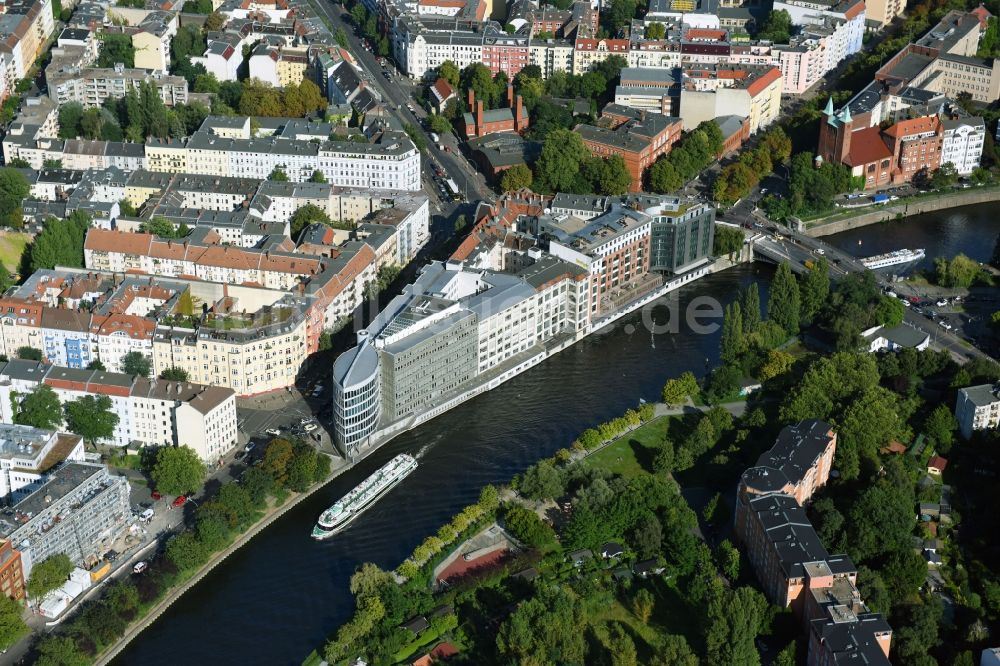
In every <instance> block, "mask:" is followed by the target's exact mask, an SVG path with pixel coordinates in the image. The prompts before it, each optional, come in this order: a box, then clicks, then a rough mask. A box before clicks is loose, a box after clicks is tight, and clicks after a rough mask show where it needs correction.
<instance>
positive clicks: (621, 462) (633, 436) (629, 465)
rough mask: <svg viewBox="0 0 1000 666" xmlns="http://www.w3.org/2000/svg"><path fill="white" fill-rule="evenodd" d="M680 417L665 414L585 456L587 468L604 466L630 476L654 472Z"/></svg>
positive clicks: (584, 460) (611, 470)
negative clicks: (658, 455) (659, 452)
mask: <svg viewBox="0 0 1000 666" xmlns="http://www.w3.org/2000/svg"><path fill="white" fill-rule="evenodd" d="M677 418H678V417H676V416H661V417H659V418H655V419H653V420H652V421H650V422H649V423H646V424H643V425H641V426H639V427H638V428H636V429H635V430H633V431H632V432H629V433H626V434H624V435H622V436H621V437H619V438H618V439H616V440H615V441H613V442H611V443H610V444H608V445H607V446H605V447H604V448H603V449H601V450H600V451H598V452H597V453H593V454H591V455H589V456H587V457H586V458H584V459H583V461H582V463H583V465H585V466H586V467H591V468H593V467H600V468H602V469H606V470H608V471H609V472H612V473H614V474H621V475H622V476H623V477H625V478H627V479H630V478H632V477H634V476H638V475H640V474H643V473H646V472H650V471H652V470H651V469H650V464H651V463H652V460H653V457H655V456H656V451H657V449H659V448H660V444H662V443H663V438H664V437H665V436H666V434H667V431H668V430H669V429H670V425H671V421H673V420H675V419H677Z"/></svg>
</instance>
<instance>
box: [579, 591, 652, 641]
mask: <svg viewBox="0 0 1000 666" xmlns="http://www.w3.org/2000/svg"><path fill="white" fill-rule="evenodd" d="M587 620H588V622H590V624H591V625H595V626H596V625H601V624H611V623H613V622H621V623H622V624H625V625H627V626H628V628H629V629H630V630H631V632H632V633H634V634H635V635H636V636H640V637H641V638H642V640H643V641H645V642H646V644H647V645H649V647H650V648H652V649H655V648H657V647H658V646H659V644H660V632H659V631H657V630H656V628H655V627H653V626H652V625H650V624H643V623H642V622H641V621H640V620H639V618H638V617H636V616H635V615H634V614H633V613H632V612H631V611H629V610H628V609H626V608H625V606H623V605H622V603H621V602H620V601H618V600H617V599H615V600H614V602H613V603H610V604H605V605H603V606H602V607H601V608H599V609H597V608H588V609H587ZM637 647H638V646H637Z"/></svg>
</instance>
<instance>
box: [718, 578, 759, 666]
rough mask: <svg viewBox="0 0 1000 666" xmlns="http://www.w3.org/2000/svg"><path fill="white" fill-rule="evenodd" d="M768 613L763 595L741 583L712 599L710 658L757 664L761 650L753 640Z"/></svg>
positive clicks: (742, 665)
mask: <svg viewBox="0 0 1000 666" xmlns="http://www.w3.org/2000/svg"><path fill="white" fill-rule="evenodd" d="M766 613H767V600H766V599H764V595H763V594H761V593H760V592H758V591H757V590H755V589H753V588H750V587H741V588H738V589H736V590H734V591H732V592H726V593H724V594H723V595H719V596H718V597H717V598H715V599H712V601H711V602H710V603H709V609H708V616H709V627H708V632H707V634H706V636H705V642H706V644H707V648H708V660H709V662H710V663H713V664H731V665H732V666H758V665H759V664H760V654H759V653H758V652H757V648H756V646H755V645H754V640H755V639H756V638H757V634H758V633H759V632H760V630H761V628H762V626H763V623H764V621H765V618H766Z"/></svg>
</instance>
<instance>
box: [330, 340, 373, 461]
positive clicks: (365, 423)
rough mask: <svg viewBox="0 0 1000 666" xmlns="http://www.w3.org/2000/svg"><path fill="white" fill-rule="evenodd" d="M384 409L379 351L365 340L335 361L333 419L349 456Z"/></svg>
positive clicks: (339, 437) (360, 443)
mask: <svg viewBox="0 0 1000 666" xmlns="http://www.w3.org/2000/svg"><path fill="white" fill-rule="evenodd" d="M364 336H365V333H364V332H362V333H361V334H360V335H359V337H361V338H363V337H364ZM381 412H382V400H381V394H380V387H379V360H378V353H377V352H376V351H375V348H374V347H373V346H372V344H371V342H370V341H368V340H366V339H365V340H363V341H359V344H358V345H357V346H356V347H353V348H351V349H350V350H348V351H346V352H344V353H343V354H341V355H340V356H339V357H338V358H337V360H336V361H335V362H334V364H333V414H334V418H333V422H334V428H335V432H336V439H337V442H338V443H339V444H340V446H341V447H342V449H343V451H344V453H345V454H347V456H348V457H351V456H353V455H354V454H355V453H356V452H357V450H358V447H359V446H361V445H362V444H364V443H365V441H366V439H367V438H368V436H369V435H371V434H372V433H373V432H374V431H375V429H376V427H378V422H379V416H380V414H381Z"/></svg>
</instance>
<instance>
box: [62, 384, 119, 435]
mask: <svg viewBox="0 0 1000 666" xmlns="http://www.w3.org/2000/svg"><path fill="white" fill-rule="evenodd" d="M64 410H65V412H66V424H67V425H68V426H69V429H70V431H72V432H75V433H76V434H78V435H80V436H81V437H83V439H84V441H86V442H88V443H90V445H91V446H93V445H94V444H96V443H97V441H98V440H102V439H109V438H111V437H113V436H114V434H115V428H116V427H117V426H118V414H116V413H115V412H114V411H113V410H114V405H113V404H112V402H111V398H109V397H108V396H106V395H85V396H82V397H80V398H77V399H76V400H73V401H71V402H67V403H66V406H65V407H64Z"/></svg>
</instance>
